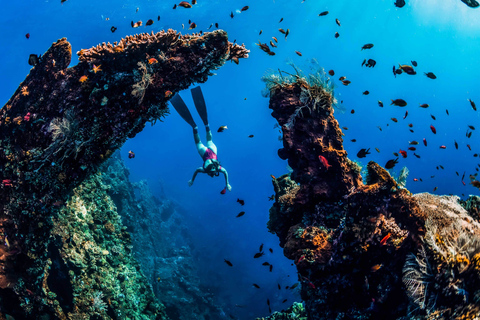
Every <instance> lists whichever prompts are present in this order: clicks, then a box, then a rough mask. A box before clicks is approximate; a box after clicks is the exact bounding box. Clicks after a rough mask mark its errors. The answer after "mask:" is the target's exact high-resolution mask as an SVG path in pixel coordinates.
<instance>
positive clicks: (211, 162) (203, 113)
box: [170, 87, 232, 194]
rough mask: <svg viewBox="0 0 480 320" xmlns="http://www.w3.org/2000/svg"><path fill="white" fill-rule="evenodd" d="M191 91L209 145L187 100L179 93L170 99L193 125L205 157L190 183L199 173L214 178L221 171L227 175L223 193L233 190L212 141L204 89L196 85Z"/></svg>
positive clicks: (183, 116) (199, 146) (182, 115)
mask: <svg viewBox="0 0 480 320" xmlns="http://www.w3.org/2000/svg"><path fill="white" fill-rule="evenodd" d="M191 91H192V98H193V102H194V104H195V108H196V109H197V112H198V114H199V115H200V117H201V118H202V121H203V124H204V125H205V131H206V132H207V146H205V145H204V144H203V143H202V141H201V140H200V135H199V134H198V126H197V124H196V123H195V121H193V118H192V114H191V113H190V111H189V110H188V108H187V105H186V104H185V102H183V100H182V98H181V97H180V95H179V94H178V93H177V94H175V96H173V98H172V100H171V101H170V102H171V103H172V105H173V107H174V108H175V110H177V112H178V114H179V115H180V116H181V117H182V118H183V120H185V121H186V122H187V123H188V124H189V125H191V126H192V128H193V138H194V139H195V145H196V147H197V151H198V153H199V154H200V157H202V159H203V166H201V167H199V168H197V169H196V170H195V172H194V173H193V177H192V179H191V180H190V181H188V185H189V186H192V185H193V182H194V181H195V177H196V176H197V174H198V173H206V174H208V175H209V176H210V177H212V178H213V177H215V176H219V175H220V172H221V173H223V175H224V176H225V189H223V190H222V191H221V193H222V194H224V193H225V192H226V190H228V191H231V190H232V187H231V186H230V184H229V183H228V173H227V170H225V168H223V167H222V166H221V165H220V162H218V160H217V147H216V146H215V144H214V143H213V141H212V131H211V130H210V126H209V125H208V118H207V106H206V104H205V99H204V98H203V94H202V89H201V88H200V87H195V88H193V89H192V90H191Z"/></svg>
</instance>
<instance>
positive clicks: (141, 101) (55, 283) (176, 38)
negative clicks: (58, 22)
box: [0, 30, 248, 319]
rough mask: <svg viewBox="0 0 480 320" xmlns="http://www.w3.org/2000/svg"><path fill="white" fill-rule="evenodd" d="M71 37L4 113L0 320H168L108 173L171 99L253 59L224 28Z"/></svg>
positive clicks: (44, 60) (42, 62)
mask: <svg viewBox="0 0 480 320" xmlns="http://www.w3.org/2000/svg"><path fill="white" fill-rule="evenodd" d="M71 53H72V48H71V46H70V44H69V43H68V42H67V40H66V39H60V40H58V41H57V42H55V43H53V45H52V46H51V47H50V48H49V49H48V50H47V52H45V54H43V55H42V56H41V57H40V58H39V59H35V57H33V58H32V59H31V62H32V63H35V66H34V67H33V68H32V69H31V71H30V74H29V75H28V76H27V77H26V79H25V80H24V81H23V82H22V83H21V84H20V86H19V87H18V89H17V90H16V92H15V93H14V94H13V96H12V97H11V98H10V100H9V101H8V102H7V104H6V105H5V106H4V107H3V108H2V109H1V110H0V189H1V192H0V257H1V258H0V266H1V268H0V319H5V318H9V319H11V318H12V317H13V318H14V319H88V318H90V319H125V318H130V319H164V318H166V315H165V310H164V307H163V306H162V305H161V304H160V303H158V302H157V301H156V300H155V299H154V296H153V293H152V288H151V287H150V286H149V285H148V282H147V281H146V279H145V276H144V275H143V274H142V272H141V271H140V267H139V265H138V263H137V262H136V261H135V259H133V257H132V255H131V245H130V242H131V239H130V234H129V233H128V232H127V231H126V228H125V227H124V226H123V225H122V223H121V221H120V219H119V216H118V213H117V211H116V208H115V205H114V203H113V200H112V199H111V198H109V197H108V193H107V191H108V188H107V187H106V186H105V185H104V184H103V183H102V181H101V177H100V176H99V174H97V171H98V168H99V166H100V165H101V164H102V163H103V162H105V161H106V159H108V158H109V157H110V156H111V155H112V153H113V152H114V151H115V150H117V149H118V148H119V147H120V146H121V145H122V144H123V143H124V142H125V140H126V139H127V138H131V137H134V136H135V135H136V134H137V133H138V132H140V131H141V130H142V129H143V128H144V126H145V124H146V123H147V122H153V123H154V122H155V121H157V120H160V121H161V119H162V117H163V116H164V115H165V114H166V113H167V110H168V109H167V105H166V103H167V101H168V100H169V98H170V97H171V96H172V95H173V94H175V93H176V92H178V91H180V90H183V89H186V88H187V87H188V86H189V85H191V84H192V83H194V82H197V83H203V82H205V81H206V80H207V78H208V76H210V75H212V71H213V70H215V69H217V68H219V67H220V66H222V65H223V64H224V63H225V62H226V61H229V60H233V61H234V62H236V63H238V59H240V58H246V57H248V50H247V49H246V48H245V47H244V46H243V45H242V46H240V45H236V44H232V43H230V42H228V39H227V34H226V32H225V31H222V30H217V31H213V32H209V33H205V34H202V35H201V34H193V35H180V34H179V33H177V32H175V31H173V30H168V31H166V32H165V31H161V32H158V33H155V34H154V33H153V32H152V33H151V34H139V35H135V36H128V37H126V38H125V39H122V40H120V41H119V42H118V43H117V42H116V43H114V44H110V43H107V44H105V43H103V44H101V45H98V46H96V47H93V48H90V49H82V50H80V51H78V53H77V54H78V55H79V63H78V64H77V65H76V66H73V67H70V68H69V67H68V66H69V64H70V60H71Z"/></svg>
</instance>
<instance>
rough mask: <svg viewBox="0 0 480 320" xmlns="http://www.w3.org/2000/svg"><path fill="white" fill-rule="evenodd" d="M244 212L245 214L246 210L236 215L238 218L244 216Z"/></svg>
mask: <svg viewBox="0 0 480 320" xmlns="http://www.w3.org/2000/svg"><path fill="white" fill-rule="evenodd" d="M244 214H245V211H242V212H240V213H239V214H237V216H236V217H237V218H240V217H241V216H243V215H244Z"/></svg>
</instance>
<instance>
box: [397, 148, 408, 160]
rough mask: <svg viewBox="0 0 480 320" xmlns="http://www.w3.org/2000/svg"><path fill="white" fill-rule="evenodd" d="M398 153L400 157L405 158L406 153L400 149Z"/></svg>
mask: <svg viewBox="0 0 480 320" xmlns="http://www.w3.org/2000/svg"><path fill="white" fill-rule="evenodd" d="M398 152H399V153H400V154H401V155H402V157H404V158H406V157H407V151H405V150H402V149H400V151H398Z"/></svg>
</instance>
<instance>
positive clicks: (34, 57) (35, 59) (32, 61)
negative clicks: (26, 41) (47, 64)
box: [28, 53, 40, 66]
mask: <svg viewBox="0 0 480 320" xmlns="http://www.w3.org/2000/svg"><path fill="white" fill-rule="evenodd" d="M39 61H40V56H39V55H37V54H33V53H32V54H31V55H30V56H29V57H28V64H29V65H31V66H35V65H36V64H37V63H38V62H39Z"/></svg>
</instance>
